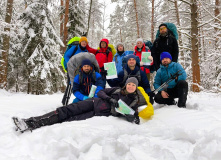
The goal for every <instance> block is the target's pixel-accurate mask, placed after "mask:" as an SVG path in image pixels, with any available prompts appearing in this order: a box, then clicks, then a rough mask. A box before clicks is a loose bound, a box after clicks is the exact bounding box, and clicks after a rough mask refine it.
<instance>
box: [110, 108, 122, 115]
mask: <svg viewBox="0 0 221 160" xmlns="http://www.w3.org/2000/svg"><path fill="white" fill-rule="evenodd" d="M110 112H111V114H112V116H114V117H117V116H118V115H119V114H120V113H118V112H116V110H115V107H114V106H111V111H110Z"/></svg>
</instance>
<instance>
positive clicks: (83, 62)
mask: <svg viewBox="0 0 221 160" xmlns="http://www.w3.org/2000/svg"><path fill="white" fill-rule="evenodd" d="M84 65H89V66H91V61H90V60H89V59H84V60H83V61H82V62H81V66H82V67H83V66H84Z"/></svg>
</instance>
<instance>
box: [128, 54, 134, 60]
mask: <svg viewBox="0 0 221 160" xmlns="http://www.w3.org/2000/svg"><path fill="white" fill-rule="evenodd" d="M130 58H134V59H135V60H136V56H135V55H133V54H129V55H128V56H127V62H128V60H129V59H130Z"/></svg>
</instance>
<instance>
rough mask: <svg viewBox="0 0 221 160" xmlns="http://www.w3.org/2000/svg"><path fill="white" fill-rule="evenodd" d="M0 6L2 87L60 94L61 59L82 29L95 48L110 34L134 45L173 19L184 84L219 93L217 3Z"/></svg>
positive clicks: (158, 0)
mask: <svg viewBox="0 0 221 160" xmlns="http://www.w3.org/2000/svg"><path fill="white" fill-rule="evenodd" d="M111 3H114V4H115V6H116V7H115V8H113V12H112V13H109V12H110V10H107V8H108V5H110V4H111ZM0 6H1V7H0V88H1V89H5V90H8V91H11V92H24V93H27V94H37V95H38V94H52V93H56V92H58V91H62V92H63V91H64V89H65V86H66V73H65V72H64V71H63V69H62V66H61V64H60V61H61V58H62V56H63V54H64V52H65V50H66V47H67V42H68V41H69V40H70V39H71V38H72V37H74V36H82V35H83V34H86V35H87V38H88V41H89V44H90V46H92V47H94V48H97V47H98V46H99V42H100V40H101V39H102V38H107V39H109V42H110V43H111V44H113V45H114V46H115V45H116V44H117V43H118V42H122V43H124V44H125V48H126V50H133V49H134V46H135V43H136V39H137V38H140V37H141V38H143V39H144V40H145V41H151V42H153V41H154V40H155V38H156V32H157V30H158V26H159V25H160V24H161V23H164V22H170V23H174V24H175V25H176V27H177V29H178V34H179V39H178V44H179V60H178V61H179V63H180V64H181V65H182V66H183V67H184V69H185V70H186V72H187V75H188V78H187V81H188V83H189V89H190V90H191V91H193V92H200V91H205V92H214V93H218V92H221V52H220V51H221V16H220V9H221V8H220V0H111V1H110V3H108V1H105V0H60V1H57V0H55V1H53V0H29V1H27V0H3V1H0ZM108 15H109V16H108ZM106 24H108V27H105V25H106Z"/></svg>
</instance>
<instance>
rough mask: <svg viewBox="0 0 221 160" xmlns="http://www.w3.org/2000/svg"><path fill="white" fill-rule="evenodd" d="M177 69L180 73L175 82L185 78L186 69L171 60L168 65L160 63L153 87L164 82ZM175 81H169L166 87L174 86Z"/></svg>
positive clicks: (157, 86)
mask: <svg viewBox="0 0 221 160" xmlns="http://www.w3.org/2000/svg"><path fill="white" fill-rule="evenodd" d="M179 70H181V71H180V72H179V73H180V74H182V75H180V76H179V77H178V80H177V82H178V81H180V80H186V71H185V70H184V69H183V67H182V66H181V65H180V64H179V63H176V62H171V63H170V64H169V66H168V67H165V66H163V65H160V68H159V69H158V70H157V74H156V76H155V78H154V88H155V89H157V88H159V87H160V86H161V85H162V84H163V83H164V82H166V81H167V80H168V79H169V78H170V77H171V74H172V75H173V74H175V73H176V72H178V71H179ZM177 82H175V80H173V81H171V82H170V83H169V86H168V88H174V87H175V86H176V84H177Z"/></svg>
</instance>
